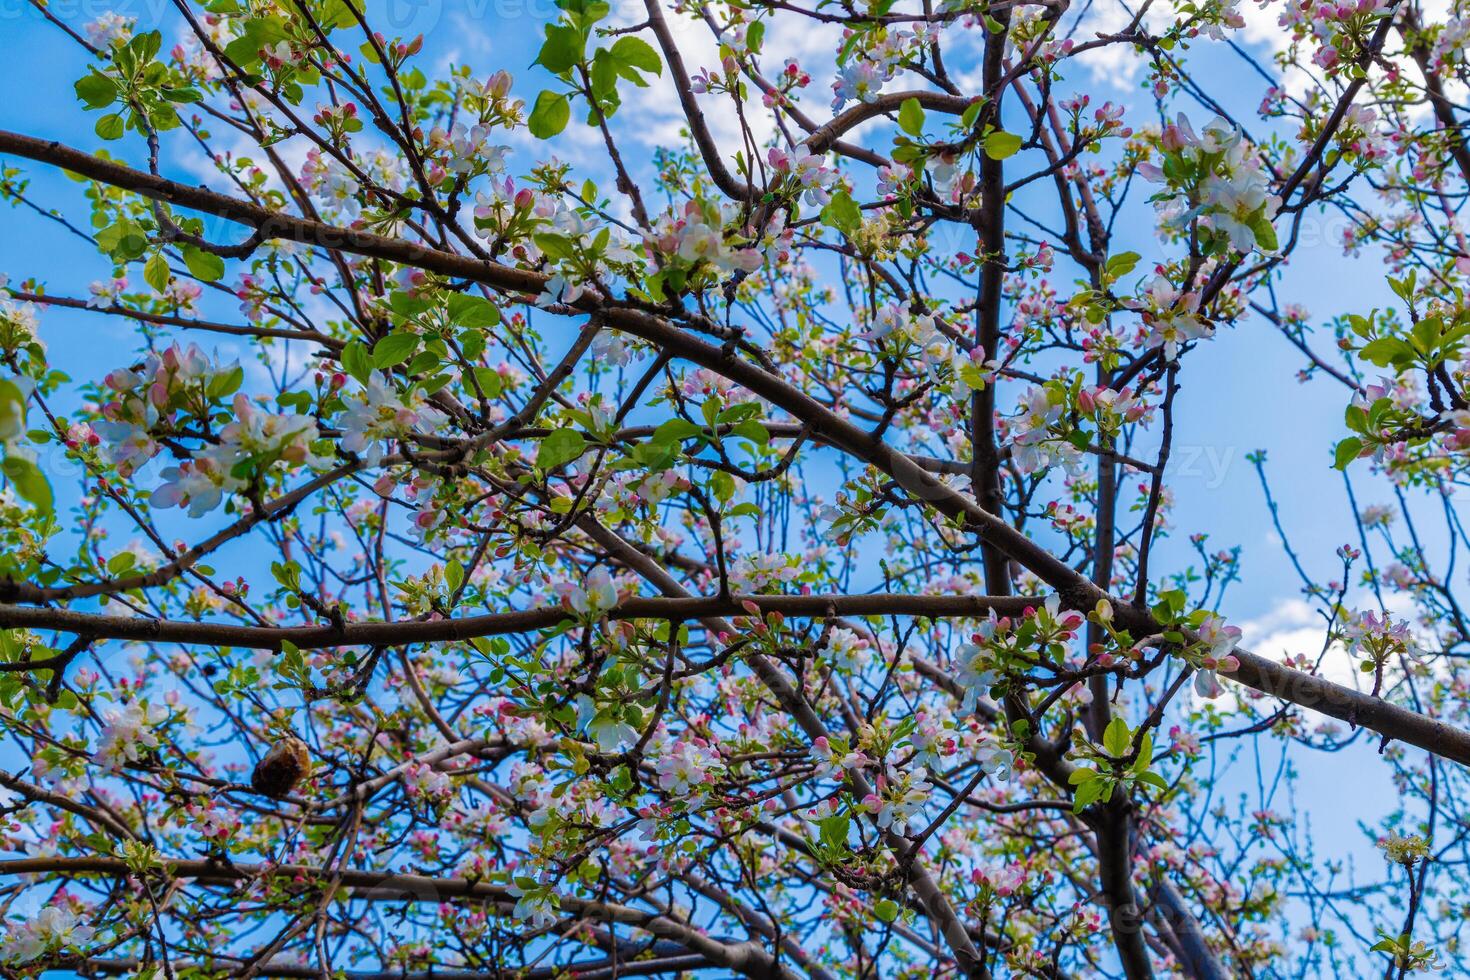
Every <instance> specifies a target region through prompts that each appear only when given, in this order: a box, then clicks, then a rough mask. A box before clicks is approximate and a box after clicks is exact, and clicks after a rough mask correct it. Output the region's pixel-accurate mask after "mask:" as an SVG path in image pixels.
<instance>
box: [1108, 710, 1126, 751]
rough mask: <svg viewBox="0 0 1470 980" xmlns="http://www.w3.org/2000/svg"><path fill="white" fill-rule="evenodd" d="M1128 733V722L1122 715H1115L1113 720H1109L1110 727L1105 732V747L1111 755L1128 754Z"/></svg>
mask: <svg viewBox="0 0 1470 980" xmlns="http://www.w3.org/2000/svg"><path fill="white" fill-rule="evenodd" d="M1128 735H1129V732H1128V723H1127V722H1126V721H1124V720H1123V719H1122V717H1121V716H1119V715H1114V716H1113V720H1112V721H1110V722H1108V727H1107V729H1106V730H1105V731H1104V732H1103V748H1105V749H1107V750H1108V754H1109V755H1113V756H1121V755H1126V754H1127V752H1128Z"/></svg>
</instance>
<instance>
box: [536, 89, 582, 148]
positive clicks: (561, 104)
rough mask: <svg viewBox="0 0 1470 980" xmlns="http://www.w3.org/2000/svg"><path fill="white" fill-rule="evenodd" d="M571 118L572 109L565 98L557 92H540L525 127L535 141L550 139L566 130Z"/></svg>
mask: <svg viewBox="0 0 1470 980" xmlns="http://www.w3.org/2000/svg"><path fill="white" fill-rule="evenodd" d="M571 118H572V107H571V104H570V103H568V102H567V97H566V96H565V95H562V94H560V93H559V92H550V91H547V92H542V93H541V94H540V95H538V96H536V106H535V108H533V109H532V110H531V118H530V120H529V121H528V122H527V126H528V127H529V128H530V130H531V135H532V136H534V137H536V138H537V139H541V140H544V139H550V138H551V137H553V136H555V135H556V134H557V133H559V132H561V131H562V130H563V129H566V128H567V120H569V119H571Z"/></svg>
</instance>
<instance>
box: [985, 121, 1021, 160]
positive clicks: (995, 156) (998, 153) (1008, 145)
mask: <svg viewBox="0 0 1470 980" xmlns="http://www.w3.org/2000/svg"><path fill="white" fill-rule="evenodd" d="M1020 149H1021V137H1019V136H1017V135H1016V134H1015V133H1007V132H1005V131H1004V130H1000V129H997V130H994V131H992V132H990V133H987V134H986V136H985V155H986V156H988V157H990V159H992V160H1004V159H1005V158H1006V157H1009V156H1015V154H1016V151H1018V150H1020Z"/></svg>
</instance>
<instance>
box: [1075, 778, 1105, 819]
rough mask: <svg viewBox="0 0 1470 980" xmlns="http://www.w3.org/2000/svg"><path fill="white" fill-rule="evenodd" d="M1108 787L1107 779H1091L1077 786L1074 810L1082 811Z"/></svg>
mask: <svg viewBox="0 0 1470 980" xmlns="http://www.w3.org/2000/svg"><path fill="white" fill-rule="evenodd" d="M1107 788H1108V781H1107V780H1106V779H1089V780H1088V781H1087V782H1085V783H1083V784H1082V785H1081V786H1078V787H1077V795H1076V796H1074V797H1072V812H1073V813H1081V812H1082V811H1083V810H1084V809H1086V808H1087V806H1088V805H1089V804H1091V803H1092V802H1093V801H1095V800H1096V799H1097V798H1098V797H1099V796H1101V795H1102V794H1103V790H1105V789H1107Z"/></svg>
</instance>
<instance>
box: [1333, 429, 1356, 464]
mask: <svg viewBox="0 0 1470 980" xmlns="http://www.w3.org/2000/svg"><path fill="white" fill-rule="evenodd" d="M1362 451H1363V440H1361V439H1359V438H1358V437H1357V436H1348V437H1347V438H1346V439H1344V440H1343V441H1342V442H1339V443H1338V444H1337V448H1336V449H1334V450H1333V451H1332V467H1333V469H1338V470H1345V469H1347V465H1348V464H1349V463H1351V462H1352V461H1353V460H1355V459H1357V458H1358V456H1359V454H1361V453H1362Z"/></svg>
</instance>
